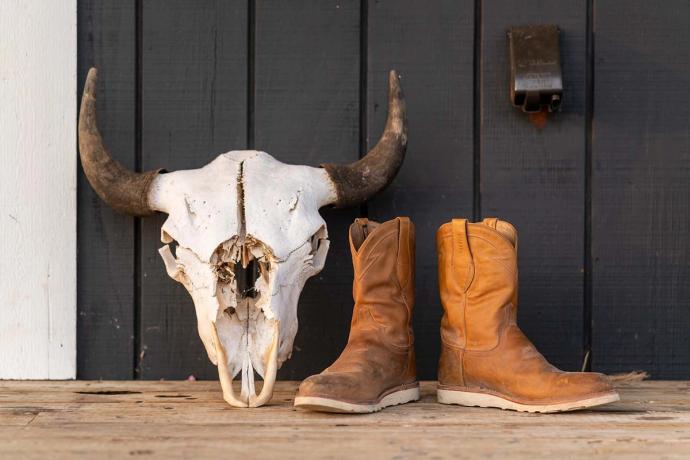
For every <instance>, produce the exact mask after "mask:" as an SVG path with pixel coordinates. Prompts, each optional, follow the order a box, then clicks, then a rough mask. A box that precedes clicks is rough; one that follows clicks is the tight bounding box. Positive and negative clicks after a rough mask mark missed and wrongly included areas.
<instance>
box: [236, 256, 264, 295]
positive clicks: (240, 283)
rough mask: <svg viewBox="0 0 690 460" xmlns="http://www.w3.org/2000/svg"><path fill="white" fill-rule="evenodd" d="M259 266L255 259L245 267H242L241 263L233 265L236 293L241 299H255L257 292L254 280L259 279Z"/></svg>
mask: <svg viewBox="0 0 690 460" xmlns="http://www.w3.org/2000/svg"><path fill="white" fill-rule="evenodd" d="M259 274H260V272H259V264H258V263H257V261H256V259H252V260H250V261H249V263H247V267H246V268H245V267H242V263H241V262H237V263H236V264H235V279H236V280H237V292H238V293H239V295H240V296H242V297H251V298H252V299H253V298H255V297H256V296H257V294H258V291H257V290H256V288H255V284H256V280H257V279H258V278H259Z"/></svg>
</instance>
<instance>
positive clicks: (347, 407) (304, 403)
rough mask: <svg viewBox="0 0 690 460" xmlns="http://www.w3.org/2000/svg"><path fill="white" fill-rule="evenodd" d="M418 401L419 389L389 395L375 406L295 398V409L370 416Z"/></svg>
mask: <svg viewBox="0 0 690 460" xmlns="http://www.w3.org/2000/svg"><path fill="white" fill-rule="evenodd" d="M418 400H419V387H415V388H408V389H406V390H398V391H394V392H393V393H389V394H387V395H386V396H384V397H383V398H381V400H380V401H379V402H377V403H375V404H353V403H349V402H345V401H339V400H337V399H330V398H320V397H317V396H297V397H296V398H295V407H299V408H300V409H308V410H313V411H318V412H335V413H339V414H370V413H372V412H378V411H380V410H381V409H383V408H385V407H389V406H397V405H398V404H405V403H408V402H412V401H418Z"/></svg>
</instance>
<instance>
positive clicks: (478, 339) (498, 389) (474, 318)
mask: <svg viewBox="0 0 690 460" xmlns="http://www.w3.org/2000/svg"><path fill="white" fill-rule="evenodd" d="M436 245H437V249H438V269H439V289H440V294H441V302H442V304H443V310H444V315H443V319H442V321H441V359H440V362H439V371H438V390H437V395H438V401H439V402H440V403H443V404H460V405H463V406H479V407H497V408H500V409H511V410H517V411H524V412H561V411H570V410H576V409H582V408H586V407H592V406H598V405H601V404H606V403H609V402H613V401H618V399H619V396H618V393H617V392H616V391H614V390H613V388H612V386H611V383H610V382H609V379H608V377H606V376H605V375H603V374H596V373H591V372H563V371H561V370H559V369H557V368H555V367H554V366H552V365H551V364H549V363H548V362H547V361H546V359H545V358H544V357H543V356H542V355H541V354H540V353H539V352H538V351H537V349H536V348H535V347H534V345H533V344H532V343H531V342H530V341H529V339H528V338H527V337H526V336H525V335H524V334H523V333H522V331H521V330H520V328H519V327H518V325H517V291H518V289H517V287H518V272H517V232H516V230H515V228H514V227H513V226H512V225H511V224H509V223H508V222H505V221H501V220H498V219H493V218H492V219H484V221H483V222H481V223H468V222H467V221H466V220H464V219H453V221H452V222H449V223H447V224H444V225H442V226H441V228H439V230H438V232H437V235H436Z"/></svg>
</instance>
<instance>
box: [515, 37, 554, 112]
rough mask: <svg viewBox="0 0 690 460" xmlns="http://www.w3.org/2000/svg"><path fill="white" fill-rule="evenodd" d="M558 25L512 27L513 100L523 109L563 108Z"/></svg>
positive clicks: (531, 110)
mask: <svg viewBox="0 0 690 460" xmlns="http://www.w3.org/2000/svg"><path fill="white" fill-rule="evenodd" d="M559 34H560V31H559V30H558V26H555V25H532V26H524V27H511V28H510V29H509V30H508V49H509V54H510V100H511V102H512V103H513V105H514V106H515V107H520V108H521V109H522V111H523V112H528V113H532V112H540V111H541V110H542V108H548V110H549V112H556V111H560V108H561V102H562V100H563V77H562V74H561V53H560V49H559Z"/></svg>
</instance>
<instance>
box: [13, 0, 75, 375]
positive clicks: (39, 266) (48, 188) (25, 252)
mask: <svg viewBox="0 0 690 460" xmlns="http://www.w3.org/2000/svg"><path fill="white" fill-rule="evenodd" d="M76 7H77V4H76V1H75V0H66V1H65V2H60V3H54V2H20V1H10V2H6V1H3V2H1V3H0V101H1V102H0V160H1V161H2V167H1V168H0V232H1V233H2V237H1V238H0V295H1V298H2V300H1V301H0V350H1V351H0V379H7V378H74V376H75V373H76V343H75V342H76V340H75V339H76V321H75V316H76V282H77V279H76V271H77V267H76V249H77V248H76V235H75V227H76V217H77V202H76V187H77V179H76V170H77V169H76V168H77V164H76V163H77V156H76V138H75V136H74V133H75V132H76V129H77V126H76V115H77V114H76V106H77V100H76V93H75V87H76V84H77V80H76V75H75V71H76V68H77V57H76V49H77V36H76V34H77V30H76V25H77V24H76Z"/></svg>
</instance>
